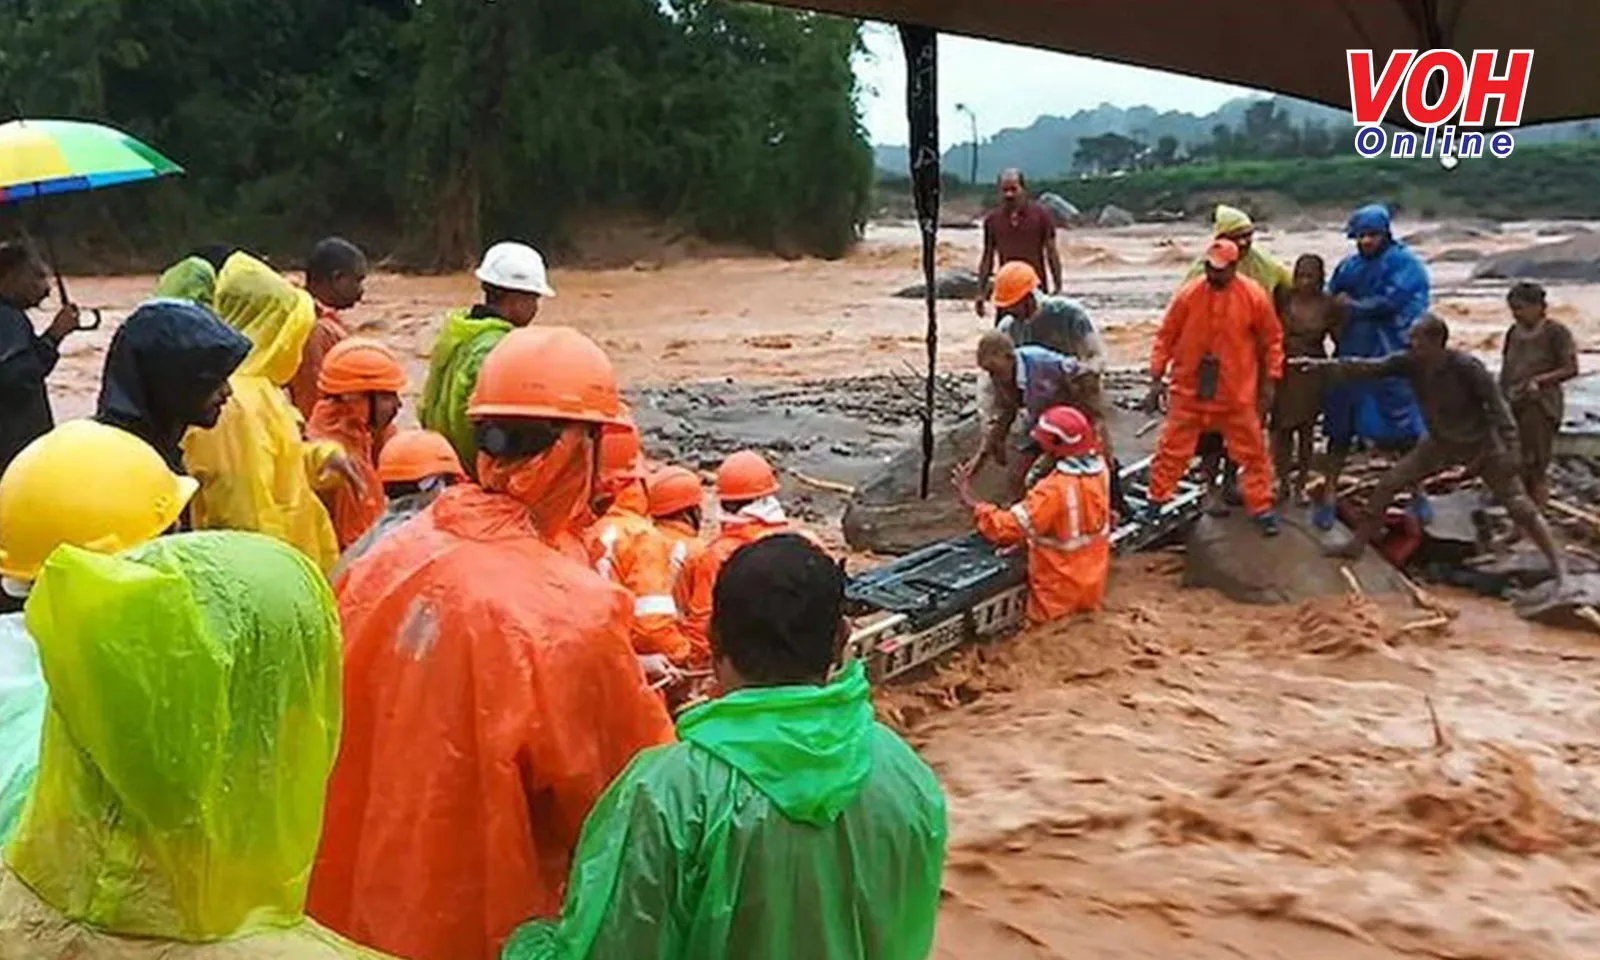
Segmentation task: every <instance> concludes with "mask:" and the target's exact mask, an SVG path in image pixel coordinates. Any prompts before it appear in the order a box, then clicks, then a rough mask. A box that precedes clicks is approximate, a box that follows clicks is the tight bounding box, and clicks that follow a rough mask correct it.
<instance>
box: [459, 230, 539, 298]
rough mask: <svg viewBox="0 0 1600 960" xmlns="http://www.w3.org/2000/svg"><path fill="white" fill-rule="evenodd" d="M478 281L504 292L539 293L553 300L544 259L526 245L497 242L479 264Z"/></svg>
mask: <svg viewBox="0 0 1600 960" xmlns="http://www.w3.org/2000/svg"><path fill="white" fill-rule="evenodd" d="M477 276H478V279H479V280H482V281H483V282H484V283H487V284H489V285H491V286H495V287H500V288H501V289H503V290H518V291H521V292H522V293H537V294H538V295H539V296H541V297H553V296H555V295H556V292H555V291H554V290H552V289H550V281H549V280H548V279H546V277H545V271H544V257H541V256H539V251H537V250H535V249H533V248H532V247H530V246H528V245H527V244H525V243H511V242H505V243H497V244H495V245H494V246H492V247H490V248H489V250H488V252H487V253H485V254H484V255H483V263H481V264H479V265H478V274H477Z"/></svg>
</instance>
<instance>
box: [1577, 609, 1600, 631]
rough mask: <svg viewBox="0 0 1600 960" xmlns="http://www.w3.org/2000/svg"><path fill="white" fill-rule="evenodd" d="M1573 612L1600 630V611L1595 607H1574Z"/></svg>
mask: <svg viewBox="0 0 1600 960" xmlns="http://www.w3.org/2000/svg"><path fill="white" fill-rule="evenodd" d="M1572 612H1573V613H1574V614H1576V615H1577V617H1578V619H1580V620H1582V621H1583V622H1584V623H1587V624H1588V625H1589V626H1591V627H1594V628H1595V629H1596V630H1600V612H1596V611H1595V608H1594V607H1573V608H1572Z"/></svg>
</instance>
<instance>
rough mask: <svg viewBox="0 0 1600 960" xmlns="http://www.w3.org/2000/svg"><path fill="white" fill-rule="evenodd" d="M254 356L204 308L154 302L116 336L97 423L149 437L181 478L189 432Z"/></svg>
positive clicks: (179, 302) (178, 302) (244, 342)
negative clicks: (213, 398)
mask: <svg viewBox="0 0 1600 960" xmlns="http://www.w3.org/2000/svg"><path fill="white" fill-rule="evenodd" d="M200 262H201V263H205V261H204V260H202V261H200ZM206 267H207V269H209V268H210V264H206ZM249 353H250V341H249V340H248V339H246V338H245V337H244V335H243V334H241V333H239V332H238V331H237V330H234V329H232V328H230V327H228V326H226V325H225V324H223V323H222V321H220V320H218V319H217V316H216V314H214V313H212V312H211V311H210V310H208V309H206V308H205V307H202V306H198V305H196V304H194V303H190V302H188V301H184V300H152V301H150V302H148V303H145V304H144V305H142V306H140V307H139V308H138V309H137V310H135V311H134V312H133V314H132V315H131V316H129V317H128V319H127V320H125V321H123V323H122V326H120V327H118V328H117V332H116V335H115V336H113V337H112V338H111V346H110V347H109V348H108V349H107V350H106V366H105V375H104V377H103V378H102V379H101V383H100V402H99V405H98V408H97V410H96V411H95V419H96V420H99V421H100V422H101V423H104V424H109V425H110V426H113V427H118V428H120V429H123V430H126V431H128V432H129V433H131V434H134V435H135V436H137V437H139V438H140V439H142V440H144V441H145V442H146V443H148V444H150V446H152V447H154V448H155V449H156V451H157V452H158V453H160V454H161V457H162V459H164V460H166V461H167V466H168V467H170V468H172V470H173V472H175V473H182V472H183V450H182V448H181V446H180V444H181V442H182V440H183V432H184V430H186V429H188V427H189V425H190V424H191V423H193V422H194V420H195V418H196V417H197V416H199V414H200V413H201V411H202V409H203V408H204V406H205V403H206V401H207V400H209V399H210V398H211V396H212V394H214V393H216V392H217V389H218V388H219V387H221V386H222V384H223V383H224V382H225V381H226V380H227V379H228V377H229V376H231V375H232V374H233V371H234V370H235V369H237V368H238V366H239V364H241V363H243V362H244V359H245V357H246V356H247V355H248V354H249Z"/></svg>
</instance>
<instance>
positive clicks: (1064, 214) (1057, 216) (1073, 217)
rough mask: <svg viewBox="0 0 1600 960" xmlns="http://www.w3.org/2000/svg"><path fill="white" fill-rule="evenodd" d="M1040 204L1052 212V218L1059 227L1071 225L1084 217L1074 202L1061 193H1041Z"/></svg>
mask: <svg viewBox="0 0 1600 960" xmlns="http://www.w3.org/2000/svg"><path fill="white" fill-rule="evenodd" d="M1039 206H1041V207H1044V208H1045V210H1046V211H1047V212H1049V214H1050V219H1052V220H1054V221H1055V222H1056V226H1058V227H1066V226H1070V225H1072V224H1074V223H1077V222H1078V221H1079V220H1081V219H1083V214H1082V212H1080V211H1079V210H1078V208H1077V207H1075V206H1073V205H1072V202H1071V201H1070V200H1068V199H1067V198H1066V197H1063V196H1062V195H1061V194H1059V193H1041V194H1039Z"/></svg>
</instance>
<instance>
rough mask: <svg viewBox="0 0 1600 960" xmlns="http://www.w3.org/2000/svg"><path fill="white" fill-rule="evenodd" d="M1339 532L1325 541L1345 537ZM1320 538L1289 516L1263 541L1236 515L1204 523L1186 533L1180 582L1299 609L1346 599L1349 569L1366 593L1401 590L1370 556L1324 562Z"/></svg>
mask: <svg viewBox="0 0 1600 960" xmlns="http://www.w3.org/2000/svg"><path fill="white" fill-rule="evenodd" d="M1349 535H1350V531H1349V530H1347V529H1341V530H1338V531H1335V532H1334V533H1330V534H1328V536H1329V537H1335V536H1344V537H1348V536H1349ZM1322 536H1323V535H1322V534H1321V533H1320V532H1319V531H1317V529H1316V528H1314V527H1312V526H1311V525H1310V524H1309V523H1307V522H1306V521H1305V519H1304V518H1303V517H1302V516H1300V512H1299V511H1293V512H1290V513H1288V514H1286V515H1285V516H1284V517H1283V529H1282V531H1281V532H1280V533H1279V534H1278V536H1276V537H1265V536H1262V534H1261V531H1260V530H1259V529H1258V528H1257V527H1256V525H1255V524H1254V523H1252V522H1251V520H1250V518H1249V517H1247V516H1245V514H1244V511H1242V510H1237V509H1236V510H1234V511H1233V513H1232V514H1231V515H1229V516H1226V517H1202V518H1200V521H1199V522H1198V523H1196V524H1195V525H1194V528H1193V529H1192V530H1191V531H1190V533H1189V540H1188V546H1187V548H1186V551H1185V561H1184V573H1183V582H1184V585H1185V586H1190V587H1209V588H1211V589H1213V590H1216V591H1218V592H1220V593H1222V594H1223V595H1224V596H1226V597H1228V598H1229V599H1230V600H1236V601H1238V602H1240V603H1259V604H1273V603H1299V602H1300V601H1303V600H1310V599H1312V598H1314V597H1326V596H1335V595H1338V594H1341V593H1347V592H1349V590H1350V584H1349V582H1348V581H1347V580H1346V579H1345V577H1344V574H1343V573H1341V572H1340V568H1341V567H1349V568H1350V572H1351V573H1353V574H1355V577H1356V581H1357V582H1358V583H1359V584H1360V585H1361V589H1362V591H1363V592H1364V593H1368V594H1385V593H1395V592H1398V591H1400V590H1401V589H1402V588H1403V586H1404V585H1403V584H1402V582H1401V580H1400V577H1399V575H1398V574H1397V573H1396V572H1395V570H1394V568H1393V567H1391V566H1389V564H1388V563H1386V562H1384V560H1383V559H1382V558H1381V557H1379V556H1378V554H1377V553H1376V551H1372V550H1369V551H1367V553H1366V555H1365V556H1363V557H1362V558H1361V559H1360V560H1358V561H1354V562H1352V561H1349V560H1341V559H1336V558H1332V557H1327V556H1325V555H1324V554H1323V552H1322V542H1323V541H1322Z"/></svg>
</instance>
